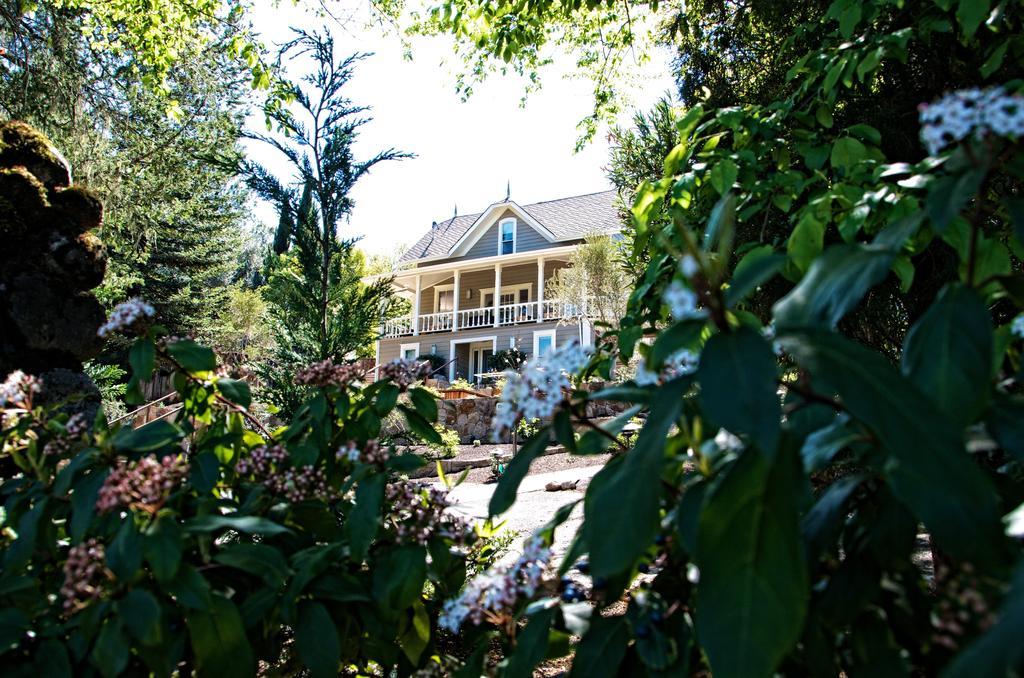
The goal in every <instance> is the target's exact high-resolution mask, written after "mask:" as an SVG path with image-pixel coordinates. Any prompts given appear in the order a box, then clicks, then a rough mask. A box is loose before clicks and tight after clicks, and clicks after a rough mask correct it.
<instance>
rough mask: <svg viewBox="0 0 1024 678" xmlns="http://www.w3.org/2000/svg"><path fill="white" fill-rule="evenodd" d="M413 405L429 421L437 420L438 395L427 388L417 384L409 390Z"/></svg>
mask: <svg viewBox="0 0 1024 678" xmlns="http://www.w3.org/2000/svg"><path fill="white" fill-rule="evenodd" d="M409 399H410V400H412V406H413V407H415V408H416V411H417V412H419V413H420V415H421V416H422V417H423V418H424V419H426V420H427V421H437V397H436V396H435V395H434V394H433V393H431V392H430V391H428V390H427V389H425V388H421V387H419V386H417V387H416V388H413V389H410V390H409Z"/></svg>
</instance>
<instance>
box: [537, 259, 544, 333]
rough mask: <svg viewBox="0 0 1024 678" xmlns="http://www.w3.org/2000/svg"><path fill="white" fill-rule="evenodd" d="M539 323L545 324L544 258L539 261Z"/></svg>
mask: <svg viewBox="0 0 1024 678" xmlns="http://www.w3.org/2000/svg"><path fill="white" fill-rule="evenodd" d="M537 322H539V323H542V322H544V257H541V258H540V259H538V260H537Z"/></svg>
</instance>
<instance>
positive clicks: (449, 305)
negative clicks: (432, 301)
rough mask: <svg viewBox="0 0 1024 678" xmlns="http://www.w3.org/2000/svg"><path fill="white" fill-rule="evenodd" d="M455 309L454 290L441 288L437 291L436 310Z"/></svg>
mask: <svg viewBox="0 0 1024 678" xmlns="http://www.w3.org/2000/svg"><path fill="white" fill-rule="evenodd" d="M454 310H455V290H441V291H438V293H437V312H438V313H444V312H445V311H447V312H449V313H450V312H452V311H454Z"/></svg>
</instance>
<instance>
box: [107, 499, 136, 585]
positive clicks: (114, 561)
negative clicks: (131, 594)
mask: <svg viewBox="0 0 1024 678" xmlns="http://www.w3.org/2000/svg"><path fill="white" fill-rule="evenodd" d="M131 516H132V514H131V513H129V514H128V518H127V519H126V520H125V521H124V522H122V523H121V528H120V529H119V530H118V531H117V536H116V537H114V541H112V542H111V543H110V546H108V547H107V567H109V568H110V571H111V572H113V573H114V575H115V576H116V577H117V578H118V579H120V580H121V581H123V582H125V583H127V582H130V581H131V579H132V578H133V577H134V576H135V573H136V572H138V571H139V568H140V567H142V535H141V534H139V531H138V530H137V529H135V521H134V520H133V519H132V517H131Z"/></svg>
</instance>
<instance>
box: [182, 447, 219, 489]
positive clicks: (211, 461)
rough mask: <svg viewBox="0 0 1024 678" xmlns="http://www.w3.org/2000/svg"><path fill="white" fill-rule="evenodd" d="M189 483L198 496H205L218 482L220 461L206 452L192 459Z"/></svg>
mask: <svg viewBox="0 0 1024 678" xmlns="http://www.w3.org/2000/svg"><path fill="white" fill-rule="evenodd" d="M190 466H191V468H190V470H189V482H190V483H191V484H192V487H194V488H195V489H196V491H197V492H199V493H200V494H206V493H207V492H210V491H211V490H213V488H214V487H216V486H217V481H218V480H220V461H219V460H218V459H217V455H216V454H215V453H214V452H213V451H211V450H206V451H204V452H200V453H199V454H197V455H195V456H194V457H192V463H191V465H190Z"/></svg>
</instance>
